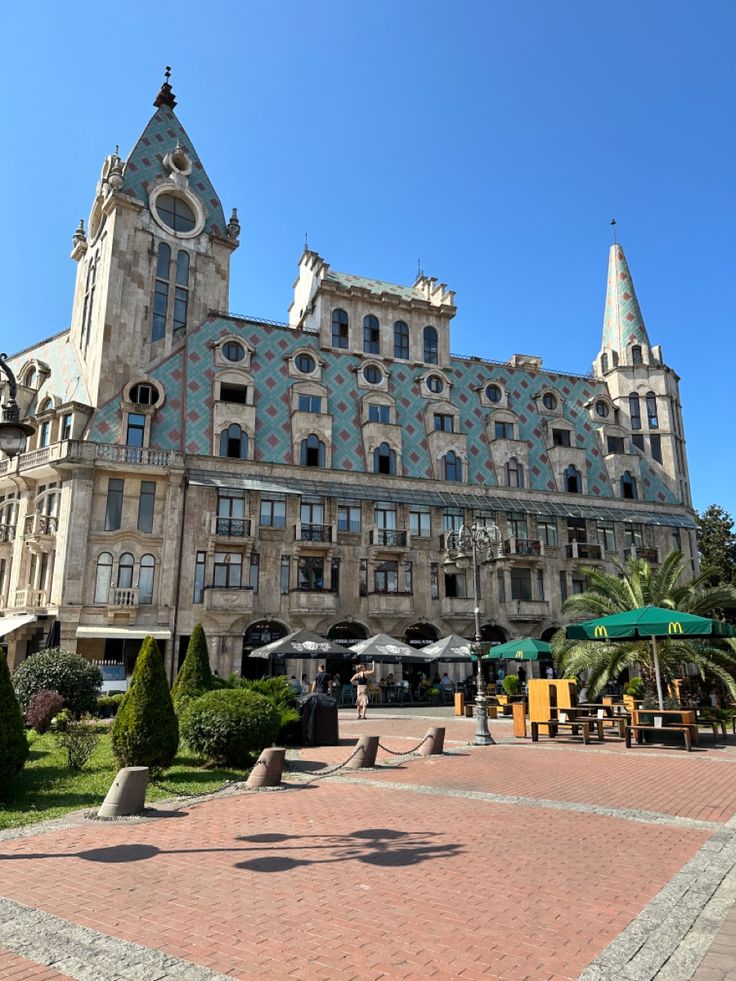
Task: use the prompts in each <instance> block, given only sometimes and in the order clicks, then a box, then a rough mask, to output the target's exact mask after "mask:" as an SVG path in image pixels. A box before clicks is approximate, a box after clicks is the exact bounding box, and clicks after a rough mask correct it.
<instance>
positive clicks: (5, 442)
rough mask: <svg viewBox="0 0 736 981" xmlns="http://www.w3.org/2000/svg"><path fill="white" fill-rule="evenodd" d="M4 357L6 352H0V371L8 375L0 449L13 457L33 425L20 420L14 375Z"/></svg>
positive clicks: (0, 427)
mask: <svg viewBox="0 0 736 981" xmlns="http://www.w3.org/2000/svg"><path fill="white" fill-rule="evenodd" d="M6 358H7V354H0V371H2V372H4V373H5V374H6V375H7V377H8V399H7V401H6V402H5V403H4V404H3V406H2V408H1V409H0V411H1V412H2V421H0V450H2V451H3V453H5V455H6V456H7V457H14V456H16V454H18V453H19V452H20V449H21V447H22V446H23V441H24V440H25V439H26V437H28V436H30V435H31V434H32V433H33V432H34V429H33V426H29V425H28V424H27V423H25V422H21V421H20V409H19V408H18V406H17V405H16V402H15V393H16V392H17V391H18V386H17V384H16V381H15V375H14V374H13V372H12V371H11V369H10V367H9V366H8V362H7V361H6Z"/></svg>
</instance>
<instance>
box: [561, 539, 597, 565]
mask: <svg viewBox="0 0 736 981" xmlns="http://www.w3.org/2000/svg"><path fill="white" fill-rule="evenodd" d="M565 556H566V558H568V559H581V560H583V561H585V562H601V561H602V559H603V549H602V548H601V546H600V545H596V544H595V543H594V542H569V543H568V544H567V545H566V546H565Z"/></svg>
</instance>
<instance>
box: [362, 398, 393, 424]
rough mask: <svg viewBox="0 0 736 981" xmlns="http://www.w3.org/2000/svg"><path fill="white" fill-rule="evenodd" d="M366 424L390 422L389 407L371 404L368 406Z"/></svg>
mask: <svg viewBox="0 0 736 981" xmlns="http://www.w3.org/2000/svg"><path fill="white" fill-rule="evenodd" d="M368 422H382V423H384V424H388V423H390V422H391V407H390V406H389V405H376V404H374V403H373V402H371V403H369V405H368Z"/></svg>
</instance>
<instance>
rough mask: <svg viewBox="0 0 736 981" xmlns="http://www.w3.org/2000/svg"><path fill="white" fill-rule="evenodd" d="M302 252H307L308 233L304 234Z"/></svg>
mask: <svg viewBox="0 0 736 981" xmlns="http://www.w3.org/2000/svg"><path fill="white" fill-rule="evenodd" d="M304 251H305V252H309V232H305V233H304Z"/></svg>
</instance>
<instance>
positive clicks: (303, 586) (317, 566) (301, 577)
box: [296, 555, 325, 593]
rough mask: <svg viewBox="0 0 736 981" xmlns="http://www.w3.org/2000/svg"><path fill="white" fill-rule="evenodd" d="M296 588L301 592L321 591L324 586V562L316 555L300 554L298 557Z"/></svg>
mask: <svg viewBox="0 0 736 981" xmlns="http://www.w3.org/2000/svg"><path fill="white" fill-rule="evenodd" d="M296 588H297V589H298V590H301V591H303V592H316V593H319V592H322V590H324V588H325V563H324V559H323V558H322V557H321V556H318V555H302V556H300V558H299V559H298V563H297V574H296Z"/></svg>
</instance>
